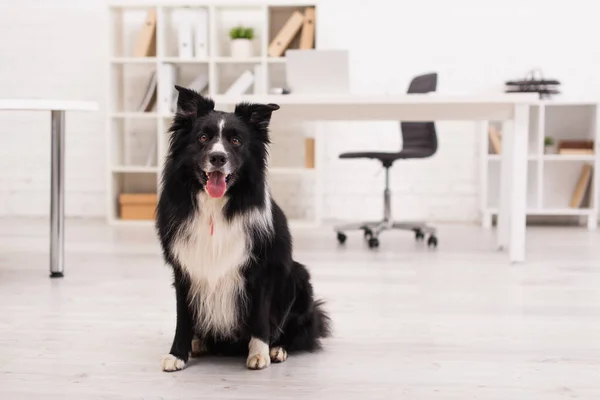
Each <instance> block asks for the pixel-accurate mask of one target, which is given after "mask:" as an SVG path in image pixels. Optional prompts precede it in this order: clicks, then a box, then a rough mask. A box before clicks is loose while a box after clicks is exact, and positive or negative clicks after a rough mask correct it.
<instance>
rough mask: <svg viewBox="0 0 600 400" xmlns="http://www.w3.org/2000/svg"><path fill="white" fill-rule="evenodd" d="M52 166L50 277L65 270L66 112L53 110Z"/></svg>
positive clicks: (61, 274) (59, 275)
mask: <svg viewBox="0 0 600 400" xmlns="http://www.w3.org/2000/svg"><path fill="white" fill-rule="evenodd" d="M51 146H52V166H51V169H50V174H51V176H50V277H51V278H62V277H63V271H64V236H65V231H64V213H65V200H64V197H65V186H64V183H65V179H64V177H65V167H64V164H65V157H64V156H65V112H64V111H52V145H51Z"/></svg>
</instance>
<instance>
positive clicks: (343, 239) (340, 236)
mask: <svg viewBox="0 0 600 400" xmlns="http://www.w3.org/2000/svg"><path fill="white" fill-rule="evenodd" d="M346 239H347V237H346V235H344V234H343V233H342V232H338V234H337V240H338V243H339V244H344V243H346Z"/></svg>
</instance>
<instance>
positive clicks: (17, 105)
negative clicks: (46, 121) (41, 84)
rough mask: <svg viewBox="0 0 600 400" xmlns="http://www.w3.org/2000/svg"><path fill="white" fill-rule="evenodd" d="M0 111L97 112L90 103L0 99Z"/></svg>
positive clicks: (96, 106) (95, 104)
mask: <svg viewBox="0 0 600 400" xmlns="http://www.w3.org/2000/svg"><path fill="white" fill-rule="evenodd" d="M0 110H23V111H25V110H46V111H52V110H54V111H97V110H98V104H97V103H95V102H92V101H72V100H52V99H2V98H0Z"/></svg>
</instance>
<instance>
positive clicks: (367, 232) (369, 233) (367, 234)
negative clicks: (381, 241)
mask: <svg viewBox="0 0 600 400" xmlns="http://www.w3.org/2000/svg"><path fill="white" fill-rule="evenodd" d="M364 231H365V240H369V239H371V238H372V237H373V231H372V230H370V229H369V228H365V229H364Z"/></svg>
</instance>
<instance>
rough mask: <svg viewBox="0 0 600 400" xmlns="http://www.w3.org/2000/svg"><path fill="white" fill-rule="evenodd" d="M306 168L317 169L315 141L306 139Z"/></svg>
mask: <svg viewBox="0 0 600 400" xmlns="http://www.w3.org/2000/svg"><path fill="white" fill-rule="evenodd" d="M304 166H305V167H306V168H311V169H312V168H314V167H315V139H314V138H305V139H304Z"/></svg>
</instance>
